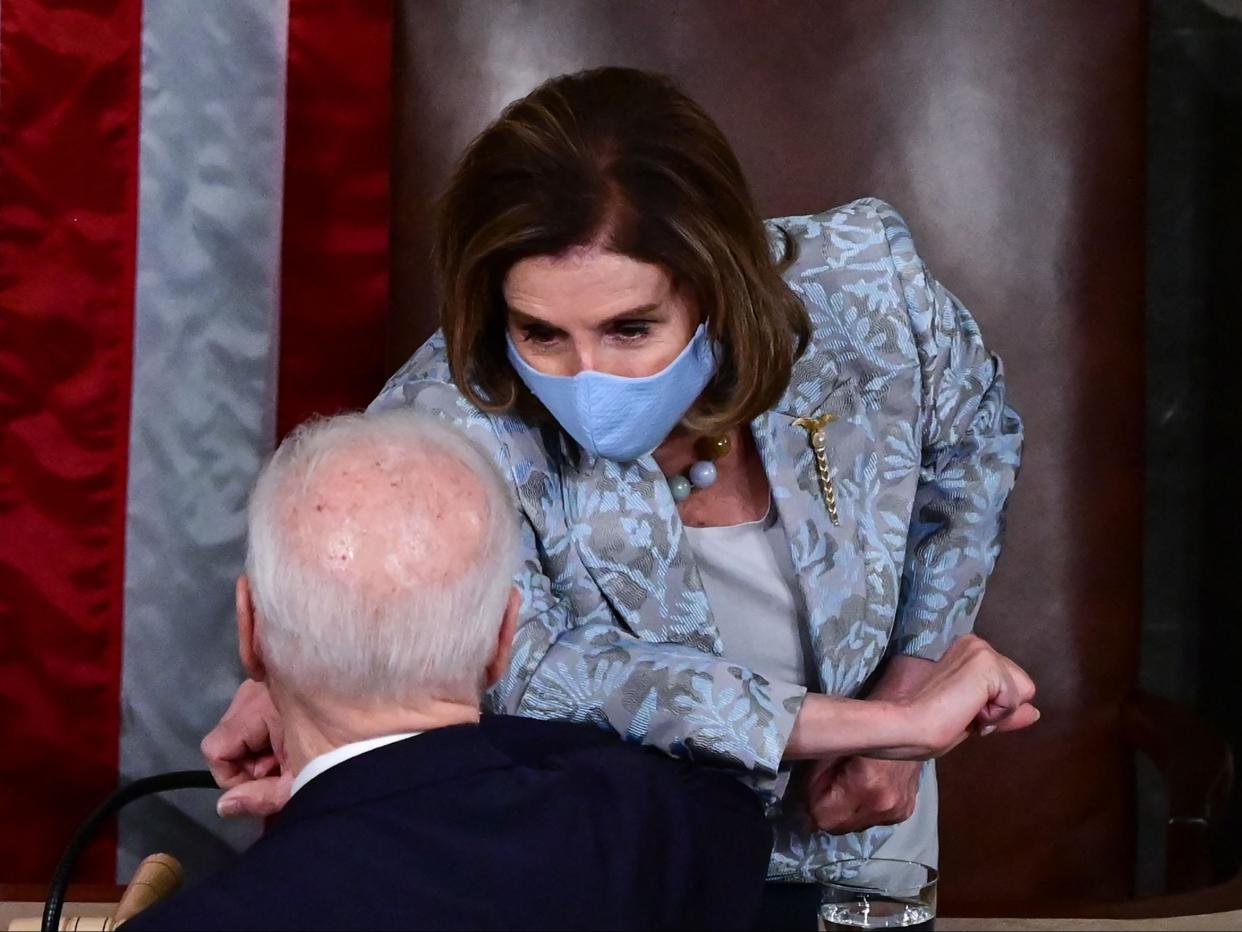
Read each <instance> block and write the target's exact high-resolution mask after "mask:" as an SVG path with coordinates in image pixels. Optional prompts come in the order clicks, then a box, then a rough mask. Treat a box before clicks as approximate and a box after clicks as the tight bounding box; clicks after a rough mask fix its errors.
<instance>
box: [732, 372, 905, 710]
mask: <svg viewBox="0 0 1242 932" xmlns="http://www.w3.org/2000/svg"><path fill="white" fill-rule="evenodd" d="M813 361H814V360H807V359H804V360H802V362H801V363H800V364H799V366H798V367H797V368H796V369H795V373H794V374H795V381H794V383H793V385H791V390H790V392H789V393H787V394H786V397H785V399H784V400H783V401H782V404H781V405H780V406H778V408H777V409H776V410H774V411H771V412H769V413H767V414H765V415H762V416H761V417H759V418H757V419H756V420H755V421H754V422H753V424H752V430H753V432H754V436H755V443H756V445H757V446H758V448H759V455H760V457H761V458H762V460H763V465H764V469H765V471H766V472H767V476H768V482H769V484H770V485H771V487H772V498H773V502H774V503H775V506H776V509H777V511H778V513H779V515H780V519H781V524H782V526H783V527H784V529H785V534H786V537H787V538H788V541H789V550H790V555H791V557H792V560H793V566H794V570H795V572H796V573H797V577H798V584H799V587H800V589H801V593H802V596H803V599H804V601H805V605H806V613H807V619H808V623H809V626H810V633H811V642H812V644H813V645H814V647H815V660H816V667H817V669H818V670H819V674H820V688H821V689H822V690H823V691H824V692H825V693H828V694H833V695H850V694H853V693H854V692H856V691H857V690H858V688H859V687H860V686H862V684H863V683H864V682H865V681H866V678H867V676H868V675H869V673H870V671H871V670H873V669H874V667H875V663H876V657H875V655H876V654H877V652H879V651H882V650H883V640H882V639H881V641H880V643H879V644H878V646H877V644H876V641H875V638H874V637H873V636H872V634H873V632H871V631H870V630H869V628H870V626H871V622H870V618H869V614H870V613H869V611H868V608H869V605H868V601H869V599H868V580H867V565H868V562H867V556H866V548H865V546H864V542H863V535H862V528H861V522H862V521H864V520H866V518H865V514H866V509H865V508H864V507H862V502H861V501H860V499H859V495H858V492H859V490H860V487H861V485H862V484H861V483H859V482H858V481H857V480H858V478H859V477H858V475H857V468H858V467H859V464H860V463H863V462H864V461H865V459H866V451H867V449H868V443H867V441H866V425H867V419H866V418H865V416H864V411H863V404H862V400H861V398H860V396H859V393H858V392H857V390H856V387H855V385H854V384H853V382H851V381H843V382H839V381H835V380H832V379H831V373H827V372H825V373H823V375H822V376H821V377H820V378H819V379H806V380H803V381H800V380H799V376H803V375H805V374H806V372H807V369H808V368H809V367H808V366H807V363H809V362H813ZM825 414H831V415H833V419H832V421H831V422H830V423H829V424H828V426H827V427H826V431H827V437H828V446H827V459H828V466H829V472H830V475H831V477H832V482H833V485H834V487H835V491H836V499H837V514H838V517H839V524H836V525H834V524H833V523H832V521H831V519H830V517H829V512H828V505H827V502H826V500H825V495H824V490H823V488H822V486H821V483H820V480H819V476H818V474H817V471H816V467H815V457H814V453H813V451H812V449H811V445H810V438H809V436H808V432H807V430H806V429H804V428H803V427H801V426H799V425H798V424H796V423H795V422H796V421H797V420H798V419H799V418H803V417H819V416H822V415H825Z"/></svg>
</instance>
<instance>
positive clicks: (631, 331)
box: [613, 320, 651, 340]
mask: <svg viewBox="0 0 1242 932" xmlns="http://www.w3.org/2000/svg"><path fill="white" fill-rule="evenodd" d="M650 332H651V324H649V323H647V321H645V320H627V321H623V322H622V323H619V324H617V325H616V326H615V327H614V328H613V334H614V335H615V336H617V337H620V338H621V339H622V340H639V339H641V338H643V337H645V336H646V335H647V334H648V333H650Z"/></svg>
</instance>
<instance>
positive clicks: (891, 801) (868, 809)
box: [807, 757, 923, 835]
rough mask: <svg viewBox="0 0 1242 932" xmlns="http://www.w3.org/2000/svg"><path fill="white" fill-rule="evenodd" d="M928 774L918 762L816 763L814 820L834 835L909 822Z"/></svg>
mask: <svg viewBox="0 0 1242 932" xmlns="http://www.w3.org/2000/svg"><path fill="white" fill-rule="evenodd" d="M922 772H923V765H922V763H920V762H918V761H900V760H874V759H872V758H870V757H833V758H829V759H827V760H821V761H816V762H815V766H814V768H813V769H812V771H811V774H810V777H809V779H808V780H807V808H808V809H809V810H810V813H811V821H812V822H813V823H814V824H815V827H816V828H817V829H819V830H820V831H822V832H828V833H829V834H832V835H844V834H846V833H848V832H861V831H862V830H863V829H868V828H871V827H872V826H875V825H896V824H897V823H898V822H904V821H905V820H906V819H908V818H910V816H912V815H913V814H914V804H915V802H916V801H917V799H918V795H919V777H920V776H921V775H922Z"/></svg>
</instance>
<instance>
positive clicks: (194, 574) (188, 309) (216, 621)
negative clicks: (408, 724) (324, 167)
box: [117, 0, 288, 881]
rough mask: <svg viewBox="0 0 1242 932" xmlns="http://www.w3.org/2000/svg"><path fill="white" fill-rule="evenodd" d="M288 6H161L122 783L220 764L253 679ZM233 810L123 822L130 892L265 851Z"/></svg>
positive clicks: (141, 223)
mask: <svg viewBox="0 0 1242 932" xmlns="http://www.w3.org/2000/svg"><path fill="white" fill-rule="evenodd" d="M287 17H288V9H287V5H286V2H285V0H229V2H227V3H226V2H218V3H203V2H202V0H147V3H146V4H145V7H144V11H143V26H142V111H141V134H140V147H141V148H140V159H139V211H138V261H137V272H136V274H137V292H136V297H135V311H134V316H135V332H134V382H133V411H132V426H131V429H130V458H129V492H128V505H127V508H128V511H127V517H128V521H127V532H126V541H125V632H124V660H123V670H122V683H121V712H122V724H121V738H120V770H121V778H122V779H123V780H129V779H133V778H136V777H141V776H146V775H149V774H153V773H159V772H162V771H167V770H177V769H183V768H201V767H203V766H204V765H203V761H202V758H201V757H200V755H199V752H198V744H199V741H200V740H201V738H202V736H203V734H204V733H205V732H206V731H207V729H208V728H210V727H211V725H213V724H214V723H215V722H216V720H217V719H218V718H219V716H220V714H221V713H222V712H223V711H224V709H225V708H226V707H227V705H228V703H229V700H230V699H231V697H232V693H233V690H234V689H235V688H236V686H237V683H238V682H239V680H240V677H241V671H240V667H239V662H238V659H237V636H236V628H235V625H234V617H233V616H234V613H233V584H234V580H235V578H236V576H237V574H238V572H239V570H240V568H241V565H242V561H243V555H244V546H245V541H244V534H245V506H246V498H247V495H248V494H249V491H250V486H251V483H252V482H253V481H254V477H255V475H256V473H257V471H258V469H259V466H260V464H261V463H262V461H263V458H264V457H265V456H266V455H267V454H268V453H269V452H270V450H271V446H272V435H273V423H274V409H275V404H274V400H275V390H276V379H275V373H276V349H277V327H278V322H279V317H278V309H279V304H278V293H279V281H278V273H279V268H280V216H281V185H282V178H283V163H284V120H285V60H286V47H287V32H288V25H287ZM215 798H216V797H215V794H214V793H210V792H207V791H204V790H183V791H180V792H178V793H171V794H165V795H164V796H163V797H161V798H148V799H147V800H144V801H142V802H140V803H135V804H133V805H131V806H129V807H128V808H127V809H126V810H124V811H123V813H122V815H121V818H120V827H119V830H120V838H119V851H118V859H117V875H118V879H119V880H122V881H127V880H128V879H129V877H130V876H131V875H132V873H133V869H134V867H135V866H136V864H137V863H138V861H139V860H141V859H142V858H143V857H145V856H146V855H148V854H150V853H152V852H154V851H167V852H168V853H170V854H173V855H174V856H176V857H178V858H180V859H181V860H182V861H183V863H184V864H185V867H186V872H187V877H188V878H190V879H194V877H196V876H197V875H201V874H202V873H203V872H204V871H205V870H207V869H208V868H209V867H210V866H211V865H213V864H214V863H217V862H218V861H219V860H220V859H221V858H222V857H223V856H225V855H227V854H228V852H229V850H230V849H231V848H235V847H238V846H240V845H242V844H244V843H246V842H247V841H248V840H250V839H252V838H253V837H254V834H255V831H256V829H257V826H255V825H235V824H231V825H228V826H225V825H224V824H222V823H221V820H220V819H219V818H217V816H216V814H215V809H214V805H215Z"/></svg>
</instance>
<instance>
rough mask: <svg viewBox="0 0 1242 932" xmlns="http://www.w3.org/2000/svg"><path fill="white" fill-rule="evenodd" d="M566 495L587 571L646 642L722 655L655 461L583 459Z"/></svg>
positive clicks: (570, 470) (570, 469)
mask: <svg viewBox="0 0 1242 932" xmlns="http://www.w3.org/2000/svg"><path fill="white" fill-rule="evenodd" d="M564 495H565V512H566V516H567V518H568V524H569V531H570V534H571V535H572V537H573V539H574V542H575V544H576V545H577V548H578V552H579V555H580V556H581V558H582V562H583V564H584V566H585V568H586V571H587V572H588V573H589V574H590V575H591V577H592V578H593V579H594V580H595V583H596V585H597V586H599V588H600V591H601V592H603V594H604V597H605V598H606V599H607V600H608V602H609V604H610V605H611V606H612V609H613V611H614V613H615V614H616V615H617V616H618V617H620V618H621V619H622V620H623V621H624V622H625V624H626V625H627V626H628V627H629V629H630V630H631V631H632V632H633V633H634V634H636V635H637V636H638V637H640V638H643V639H644V640H648V641H657V642H672V643H677V644H686V645H688V646H691V647H694V648H696V649H698V650H705V651H710V652H711V653H714V654H717V655H719V654H720V653H721V651H722V646H721V643H720V635H719V633H718V632H717V631H716V624H715V621H714V619H713V618H712V613H711V608H710V607H709V606H708V604H707V595H706V593H705V592H704V591H703V583H702V581H701V580H700V578H699V571H698V567H697V566H696V564H695V561H694V553H693V551H692V550H691V548H690V545H689V541H687V540H686V538H685V534H684V529H683V526H682V523H681V516H680V515H679V514H678V512H677V504H676V502H674V501H673V496H672V494H671V493H670V492H669V490H668V483H667V482H666V481H665V479H664V475H663V473H661V472H660V468H659V467H658V466H657V465H656V462H655V460H654V459H653V458H652V457H650V456H644V457H642V458H641V459H639V460H635V461H634V462H632V463H614V462H612V461H611V460H606V459H602V458H592V457H588V456H584V457H583V458H582V460H581V462H580V463H579V464H578V465H577V466H576V467H575V466H572V465H568V464H567V465H566V467H565V483H564Z"/></svg>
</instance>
